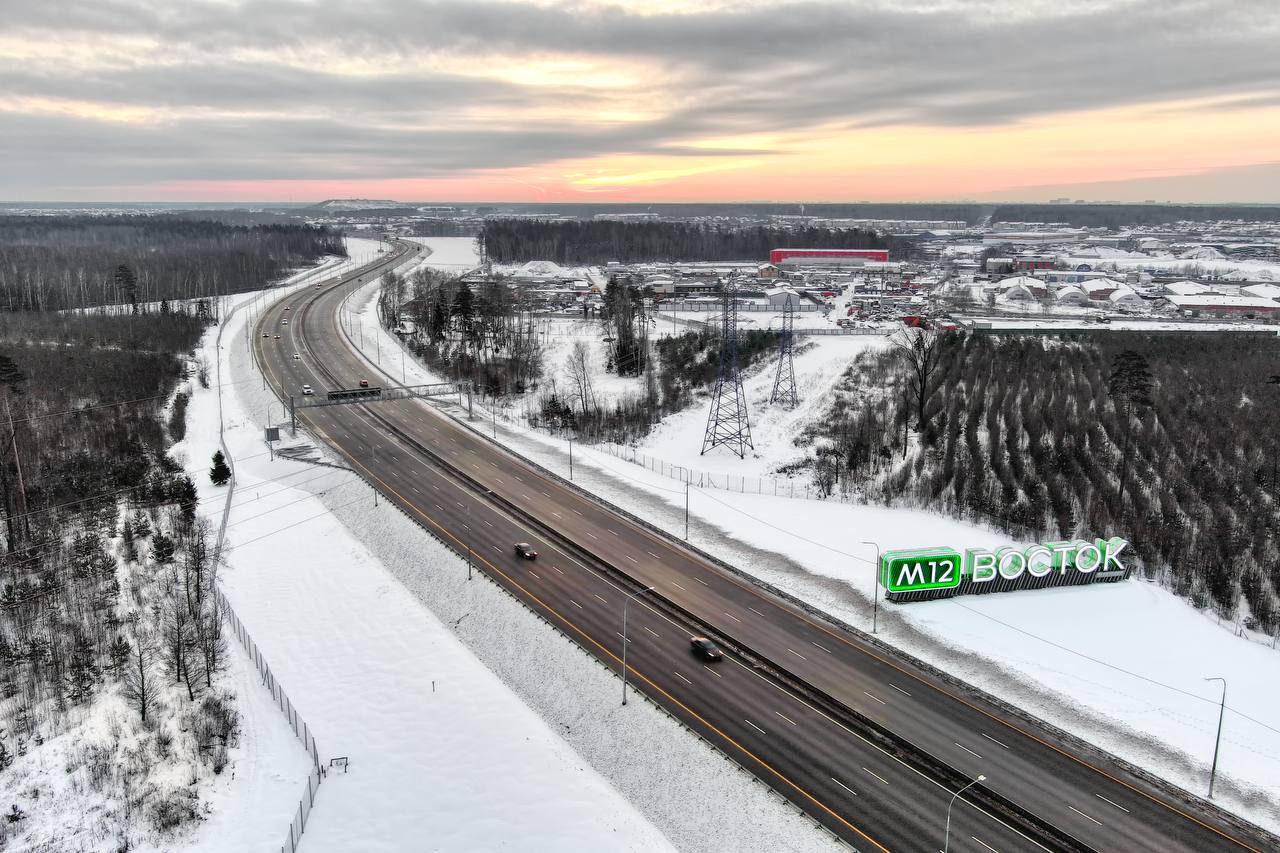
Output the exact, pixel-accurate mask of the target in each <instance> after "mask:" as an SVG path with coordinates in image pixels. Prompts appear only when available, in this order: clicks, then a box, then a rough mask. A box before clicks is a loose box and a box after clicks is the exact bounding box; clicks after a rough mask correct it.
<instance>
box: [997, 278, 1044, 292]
mask: <svg viewBox="0 0 1280 853" xmlns="http://www.w3.org/2000/svg"><path fill="white" fill-rule="evenodd" d="M997 284H998V285H999V287H1000V288H1001V289H1003V288H1007V287H1017V286H1018V285H1022V286H1023V287H1044V282H1043V281H1042V280H1040V279H1038V278H1036V277H1035V276H1033V275H1014V276H1010V277H1009V278H1002V279H1000V281H999V282H997Z"/></svg>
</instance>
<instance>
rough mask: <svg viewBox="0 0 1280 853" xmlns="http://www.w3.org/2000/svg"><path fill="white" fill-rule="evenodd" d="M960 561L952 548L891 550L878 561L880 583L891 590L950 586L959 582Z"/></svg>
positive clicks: (902, 590)
mask: <svg viewBox="0 0 1280 853" xmlns="http://www.w3.org/2000/svg"><path fill="white" fill-rule="evenodd" d="M961 564H962V562H961V558H960V552H959V551H957V550H955V549H954V548H919V549H917V550H915V551H890V552H888V553H886V554H885V555H884V558H883V559H882V560H881V562H880V582H881V583H882V584H884V588H885V589H887V590H889V591H890V592H915V591H917V590H922V589H950V588H951V587H955V586H959V585H960V566H961Z"/></svg>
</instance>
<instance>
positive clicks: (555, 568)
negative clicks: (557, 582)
mask: <svg viewBox="0 0 1280 853" xmlns="http://www.w3.org/2000/svg"><path fill="white" fill-rule="evenodd" d="M551 571H553V572H555V573H556V574H558V575H562V574H564V572H562V571H560V567H559V566H552V567H551Z"/></svg>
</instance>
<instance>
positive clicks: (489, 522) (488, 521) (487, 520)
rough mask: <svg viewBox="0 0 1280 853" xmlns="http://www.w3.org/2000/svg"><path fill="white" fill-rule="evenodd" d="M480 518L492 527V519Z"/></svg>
mask: <svg viewBox="0 0 1280 853" xmlns="http://www.w3.org/2000/svg"><path fill="white" fill-rule="evenodd" d="M480 520H481V521H483V522H484V523H485V524H487V525H489V526H490V527H493V522H492V521H490V520H489V519H487V518H482V519H480Z"/></svg>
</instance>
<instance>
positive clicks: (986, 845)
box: [969, 835, 1000, 853]
mask: <svg viewBox="0 0 1280 853" xmlns="http://www.w3.org/2000/svg"><path fill="white" fill-rule="evenodd" d="M969 837H970V838H972V839H973V840H974V841H976V842H978V843H979V844H981V845H982V846H983V847H985V848H987V849H988V850H990V851H991V853H1000V851H999V850H997V849H996V848H994V847H992V846H991V845H990V844H988V843H987V842H985V841H983V840H982V839H981V838H979V837H978V836H976V835H970V836H969Z"/></svg>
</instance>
